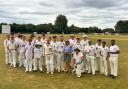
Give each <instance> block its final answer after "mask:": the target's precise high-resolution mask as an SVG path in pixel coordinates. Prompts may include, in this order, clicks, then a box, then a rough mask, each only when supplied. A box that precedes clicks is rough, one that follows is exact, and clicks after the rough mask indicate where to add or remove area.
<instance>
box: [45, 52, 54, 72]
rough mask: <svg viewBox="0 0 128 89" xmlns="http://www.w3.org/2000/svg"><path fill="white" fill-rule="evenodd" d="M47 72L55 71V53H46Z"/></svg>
mask: <svg viewBox="0 0 128 89" xmlns="http://www.w3.org/2000/svg"><path fill="white" fill-rule="evenodd" d="M45 57H46V68H47V73H50V72H54V58H53V57H54V55H53V54H51V55H45Z"/></svg>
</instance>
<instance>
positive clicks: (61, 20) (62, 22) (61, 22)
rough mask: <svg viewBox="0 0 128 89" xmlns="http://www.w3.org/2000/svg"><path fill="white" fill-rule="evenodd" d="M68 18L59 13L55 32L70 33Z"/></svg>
mask: <svg viewBox="0 0 128 89" xmlns="http://www.w3.org/2000/svg"><path fill="white" fill-rule="evenodd" d="M67 23H68V20H67V18H66V16H64V15H58V16H57V18H56V20H55V25H54V26H55V32H56V33H68V29H67Z"/></svg>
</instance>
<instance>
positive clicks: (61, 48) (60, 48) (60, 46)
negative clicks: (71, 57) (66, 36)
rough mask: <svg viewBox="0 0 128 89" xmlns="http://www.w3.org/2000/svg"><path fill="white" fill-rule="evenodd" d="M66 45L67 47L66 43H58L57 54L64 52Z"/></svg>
mask: <svg viewBox="0 0 128 89" xmlns="http://www.w3.org/2000/svg"><path fill="white" fill-rule="evenodd" d="M64 45H65V42H64V41H63V42H61V41H59V42H57V52H64Z"/></svg>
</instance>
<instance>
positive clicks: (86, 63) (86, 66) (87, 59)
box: [85, 54, 90, 71]
mask: <svg viewBox="0 0 128 89" xmlns="http://www.w3.org/2000/svg"><path fill="white" fill-rule="evenodd" d="M85 68H86V71H88V70H89V68H90V63H89V58H88V55H87V54H86V62H85Z"/></svg>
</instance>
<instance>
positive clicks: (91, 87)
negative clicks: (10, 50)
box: [0, 35, 128, 89]
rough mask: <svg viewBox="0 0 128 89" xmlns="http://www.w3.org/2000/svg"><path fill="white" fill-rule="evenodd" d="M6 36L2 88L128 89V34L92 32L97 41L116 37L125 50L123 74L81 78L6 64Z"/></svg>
mask: <svg viewBox="0 0 128 89" xmlns="http://www.w3.org/2000/svg"><path fill="white" fill-rule="evenodd" d="M4 38H5V35H0V89H128V36H102V35H101V36H99V35H98V36H94V35H90V36H89V38H90V39H91V40H93V41H95V40H96V39H98V38H101V39H104V40H106V41H107V42H108V43H110V39H112V38H113V39H116V41H117V44H118V45H119V47H120V50H121V54H120V57H119V72H118V74H119V76H118V77H117V78H116V79H114V80H113V79H111V78H110V77H105V76H102V75H99V74H96V76H92V75H91V74H83V75H82V77H81V78H77V77H76V76H75V75H71V74H65V73H55V74H54V75H47V74H46V73H40V72H37V73H25V72H24V68H12V67H10V66H7V65H5V62H4V60H5V59H4V48H3V40H4ZM109 71H110V70H109Z"/></svg>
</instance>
